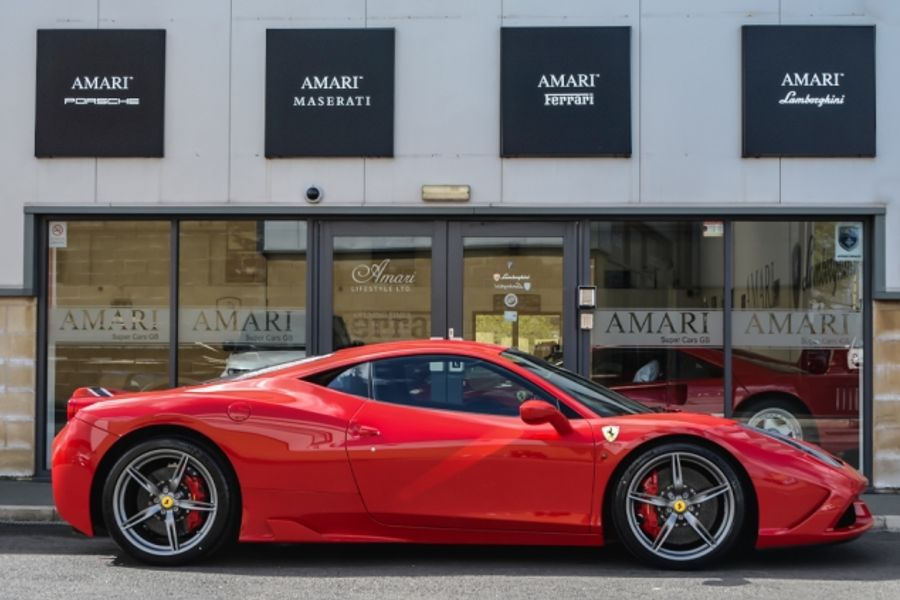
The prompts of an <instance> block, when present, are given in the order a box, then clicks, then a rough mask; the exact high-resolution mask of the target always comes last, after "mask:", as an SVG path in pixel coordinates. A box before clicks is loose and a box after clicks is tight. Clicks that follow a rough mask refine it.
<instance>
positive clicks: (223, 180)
mask: <svg viewBox="0 0 900 600" xmlns="http://www.w3.org/2000/svg"><path fill="white" fill-rule="evenodd" d="M777 23H784V24H797V23H807V24H853V25H857V24H874V25H876V26H877V33H876V39H877V41H876V45H877V48H876V53H877V57H878V59H877V93H878V102H877V104H878V107H877V109H878V117H877V118H878V138H877V151H878V156H877V158H874V159H829V160H824V159H787V160H780V159H742V158H741V157H740V153H741V97H740V93H741V81H740V73H741V55H740V27H741V26H742V25H746V24H777ZM566 25H626V26H630V27H632V44H633V47H632V78H633V83H632V91H633V137H634V155H633V157H632V158H630V159H614V158H607V159H559V160H557V159H500V158H499V156H498V154H499V130H500V126H499V118H500V114H499V62H500V27H503V26H566ZM366 26H371V27H393V28H395V29H396V31H397V37H396V39H397V42H396V65H397V75H396V126H395V150H396V156H395V158H392V159H303V160H298V159H287V160H266V159H265V158H264V156H263V142H264V135H263V119H264V91H265V90H264V77H265V69H264V66H265V30H266V29H267V28H303V27H366ZM53 27H61V28H93V27H103V28H117V27H153V28H165V29H166V30H167V32H168V33H167V73H166V126H165V158H162V159H99V160H96V159H40V160H38V159H35V158H34V156H33V150H34V142H33V140H34V93H35V91H34V90H35V83H34V82H35V39H36V38H35V35H36V34H35V31H36V30H37V29H38V28H53ZM896 55H900V3H897V2H894V1H891V0H870V1H868V2H864V1H853V0H816V1H811V0H802V1H801V0H727V1H726V0H680V1H677V2H674V1H672V0H642V1H639V0H615V1H607V2H596V1H594V0H560V1H558V2H546V1H539V0H502V1H501V0H454V1H452V2H451V1H449V0H444V1H439V0H429V1H424V0H335V1H330V2H319V1H314V0H305V1H303V0H301V1H294V0H292V1H287V0H234V1H233V2H222V1H221V0H157V1H155V2H146V1H145V0H53V1H46V2H33V1H31V0H6V1H5V2H3V3H2V4H0V73H3V77H4V82H5V85H4V93H3V94H2V95H0V131H2V132H3V135H2V136H0V182H2V183H0V203H2V206H3V207H4V209H5V214H6V216H7V218H5V219H3V220H2V221H0V252H2V255H3V256H5V257H7V260H4V261H2V263H0V286H18V285H21V283H22V280H23V278H22V260H21V256H22V236H23V225H22V206H23V205H26V204H76V205H86V206H87V205H95V204H103V205H122V206H124V205H135V204H137V205H146V204H156V205H158V204H193V205H196V204H210V203H235V204H251V205H252V204H255V203H265V204H284V205H294V204H298V203H302V202H303V200H302V193H303V190H305V189H306V187H308V185H309V184H311V183H316V184H318V185H320V186H321V187H322V188H323V190H324V191H325V196H324V197H325V200H324V203H325V204H326V205H339V204H344V205H363V204H373V205H386V204H391V205H418V204H420V202H421V201H420V198H419V189H420V186H421V185H422V184H423V183H446V182H451V183H468V184H470V185H471V186H472V190H473V191H472V204H480V205H483V204H500V205H504V204H506V205H548V206H555V205H580V206H596V205H629V204H656V205H659V204H662V205H696V204H709V205H715V206H732V205H735V204H763V205H771V206H772V207H773V210H776V209H777V206H778V205H787V204H790V205H801V206H802V205H821V204H837V205H854V204H880V205H887V206H888V226H889V227H894V226H900V209H898V210H895V209H894V208H893V203H894V202H895V200H896V198H897V190H898V189H900V170H898V169H897V168H896V166H897V164H900V106H898V105H897V104H896V102H893V98H894V97H896V96H897V95H898V94H900V80H898V79H897V77H896V76H895V74H894V72H893V70H892V66H891V61H890V60H889V57H891V56H896ZM887 251H888V256H890V255H892V254H897V253H898V252H900V238H895V239H889V241H888V248H887ZM880 259H882V260H883V259H884V258H883V257H880ZM887 283H888V286H889V287H900V261H891V262H890V263H889V264H888V280H887Z"/></svg>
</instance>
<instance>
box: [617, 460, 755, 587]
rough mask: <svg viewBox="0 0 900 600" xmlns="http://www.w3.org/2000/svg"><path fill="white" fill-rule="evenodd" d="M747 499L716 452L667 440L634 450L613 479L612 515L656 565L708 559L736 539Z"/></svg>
mask: <svg viewBox="0 0 900 600" xmlns="http://www.w3.org/2000/svg"><path fill="white" fill-rule="evenodd" d="M745 513H746V501H745V494H744V490H743V486H742V484H741V481H740V478H739V477H738V475H737V473H736V472H735V470H734V468H733V467H732V466H731V464H729V462H728V461H727V460H726V459H725V458H724V457H722V456H721V455H720V454H719V453H717V452H715V451H713V450H711V449H709V448H706V447H704V446H701V445H694V444H690V443H669V444H663V445H660V446H656V447H654V448H651V449H648V450H646V451H644V452H642V453H641V454H639V455H638V456H637V457H636V458H635V459H634V460H633V461H632V462H631V463H630V464H629V466H628V467H627V468H626V470H625V472H624V473H623V474H622V476H621V478H620V479H619V481H618V482H617V483H616V489H615V495H614V498H613V507H612V518H613V523H614V525H615V528H616V532H617V533H618V536H619V539H620V540H621V541H622V543H623V544H624V545H625V547H626V548H627V549H628V550H629V551H630V552H631V553H632V554H634V555H635V556H636V557H637V558H639V559H641V560H643V561H644V562H647V563H650V564H652V565H655V566H661V567H666V568H676V569H679V568H680V569H686V568H697V567H702V566H705V565H708V564H710V563H712V562H715V561H716V560H719V559H721V558H722V557H723V556H725V555H726V554H727V553H728V552H729V551H730V550H731V549H732V548H733V547H734V546H735V544H736V543H737V542H738V540H739V539H740V536H741V531H742V529H743V524H744V515H745Z"/></svg>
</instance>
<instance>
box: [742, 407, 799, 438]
mask: <svg viewBox="0 0 900 600" xmlns="http://www.w3.org/2000/svg"><path fill="white" fill-rule="evenodd" d="M747 424H748V425H750V426H751V427H757V428H759V429H765V430H766V431H774V432H775V433H780V434H781V435H784V436H787V437H790V438H794V439H795V440H802V439H803V424H802V423H801V422H800V419H798V418H797V416H796V415H794V414H793V413H792V412H791V411H789V410H787V409H785V408H781V407H778V406H770V407H768V408H764V409H762V410H760V411H757V412H756V413H754V414H752V415H751V416H750V418H749V419H747Z"/></svg>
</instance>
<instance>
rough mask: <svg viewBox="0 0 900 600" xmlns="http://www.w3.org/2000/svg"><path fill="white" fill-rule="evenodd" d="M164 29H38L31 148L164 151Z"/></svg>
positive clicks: (90, 152) (47, 152)
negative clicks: (35, 94)
mask: <svg viewBox="0 0 900 600" xmlns="http://www.w3.org/2000/svg"><path fill="white" fill-rule="evenodd" d="M165 68H166V32H165V30H163V29H140V30H136V29H41V30H38V32H37V90H36V91H37V96H36V101H35V126H34V155H35V156H37V157H48V156H162V155H163V108H164V99H165V73H166V72H165Z"/></svg>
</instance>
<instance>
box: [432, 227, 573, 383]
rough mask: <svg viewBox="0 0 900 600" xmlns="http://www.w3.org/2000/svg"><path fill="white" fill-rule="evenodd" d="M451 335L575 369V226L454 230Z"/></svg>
mask: <svg viewBox="0 0 900 600" xmlns="http://www.w3.org/2000/svg"><path fill="white" fill-rule="evenodd" d="M447 247H448V283H449V284H448V287H447V297H448V330H447V332H445V335H449V336H453V337H462V338H464V339H467V340H474V341H479V342H487V343H493V344H500V345H503V346H513V347H517V348H519V349H521V350H523V351H525V352H529V353H532V354H534V355H536V356H539V357H541V358H544V359H546V360H548V361H550V362H553V363H558V364H565V365H566V366H567V367H569V368H574V367H575V366H576V363H575V338H576V335H575V333H576V330H575V314H574V304H575V298H574V291H575V288H576V281H575V276H576V271H577V264H576V258H575V255H576V252H575V250H576V242H575V224H574V223H485V222H466V223H451V224H450V226H449V234H448V244H447Z"/></svg>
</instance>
